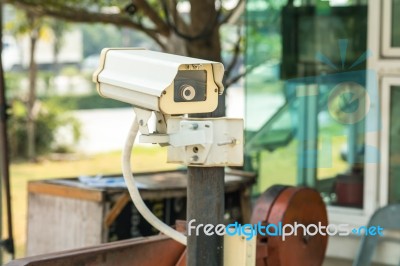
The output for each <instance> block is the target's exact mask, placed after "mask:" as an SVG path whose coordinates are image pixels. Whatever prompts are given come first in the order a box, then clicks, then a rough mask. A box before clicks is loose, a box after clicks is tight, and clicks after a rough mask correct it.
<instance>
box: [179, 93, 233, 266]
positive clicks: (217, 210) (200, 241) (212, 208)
mask: <svg viewBox="0 0 400 266" xmlns="http://www.w3.org/2000/svg"><path fill="white" fill-rule="evenodd" d="M224 97H225V95H222V96H220V101H219V105H218V108H217V110H216V111H214V112H213V113H210V114H198V115H192V116H191V117H221V116H224V114H225V101H224ZM224 176H225V172H224V168H223V167H188V186H187V222H189V221H190V220H192V219H195V220H196V222H195V223H194V224H195V225H198V224H203V225H205V224H213V225H216V224H222V223H223V219H224V209H225V203H224V201H225V200H224V198H225V193H224V188H225V187H224V184H225V182H224ZM199 233H200V234H199V235H197V236H196V234H195V233H192V234H191V235H190V236H188V242H187V252H188V253H187V265H189V266H195V265H196V266H197V265H198V266H203V265H207V266H212V265H216V266H217V265H218V266H219V265H223V253H224V252H223V237H222V236H218V235H216V234H214V235H212V236H207V235H205V234H204V230H199Z"/></svg>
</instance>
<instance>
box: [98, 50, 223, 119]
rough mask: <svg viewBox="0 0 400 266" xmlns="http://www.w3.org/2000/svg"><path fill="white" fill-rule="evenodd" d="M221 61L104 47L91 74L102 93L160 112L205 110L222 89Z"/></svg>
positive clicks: (212, 107)
mask: <svg viewBox="0 0 400 266" xmlns="http://www.w3.org/2000/svg"><path fill="white" fill-rule="evenodd" d="M223 74H224V67H223V65H222V64H221V63H218V62H212V61H206V60H201V59H196V58H190V57H184V56H178V55H172V54H166V53H160V52H154V51H149V50H145V49H142V48H121V49H115V48H106V49H103V51H102V52H101V56H100V66H99V68H98V69H97V71H96V72H95V73H94V74H93V81H94V82H95V83H96V84H97V85H96V86H97V91H98V92H99V94H100V95H101V96H103V97H107V98H112V99H115V100H119V101H122V102H126V103H130V104H132V105H134V106H135V107H138V108H143V109H147V110H151V111H158V112H161V113H163V114H169V115H176V114H191V113H208V112H212V111H214V110H215V109H216V108H217V105H218V95H221V94H222V93H223V90H224V87H223V85H222V78H223Z"/></svg>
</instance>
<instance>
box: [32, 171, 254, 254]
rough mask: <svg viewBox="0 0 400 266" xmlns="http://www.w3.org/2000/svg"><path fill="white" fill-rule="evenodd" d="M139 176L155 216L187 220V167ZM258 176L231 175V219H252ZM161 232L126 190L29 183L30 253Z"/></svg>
mask: <svg viewBox="0 0 400 266" xmlns="http://www.w3.org/2000/svg"><path fill="white" fill-rule="evenodd" d="M114 176H121V175H114ZM135 179H136V180H137V183H138V184H141V188H140V192H141V195H142V197H143V199H144V200H145V202H146V204H147V205H148V207H149V208H150V209H151V210H152V212H153V213H155V214H156V216H158V217H159V218H160V219H162V220H164V221H165V222H166V223H168V224H171V225H172V224H174V223H175V220H176V219H185V215H186V172H185V171H164V172H157V173H145V174H136V175H135ZM254 180H255V176H254V175H252V174H249V173H245V172H232V173H229V174H226V177H225V202H226V218H227V222H231V221H239V222H246V221H248V220H249V218H250V200H249V197H250V186H251V184H253V182H254ZM156 233H157V231H156V230H155V229H154V228H152V227H151V226H150V225H149V224H148V223H147V222H146V221H145V220H144V219H143V218H142V217H141V216H140V214H139V213H138V212H137V210H136V208H135V207H134V205H133V204H132V203H131V200H130V197H129V194H128V193H127V190H126V189H125V188H93V187H88V186H86V185H83V184H82V183H80V182H79V180H78V179H77V178H66V179H51V180H41V181H32V182H29V184H28V230H27V249H26V250H27V254H26V255H27V256H33V255H38V254H44V253H49V252H56V251H63V250H67V249H75V248H82V247H87V246H93V245H97V244H100V243H105V242H110V241H115V240H121V239H126V238H132V237H137V236H147V235H153V234H156Z"/></svg>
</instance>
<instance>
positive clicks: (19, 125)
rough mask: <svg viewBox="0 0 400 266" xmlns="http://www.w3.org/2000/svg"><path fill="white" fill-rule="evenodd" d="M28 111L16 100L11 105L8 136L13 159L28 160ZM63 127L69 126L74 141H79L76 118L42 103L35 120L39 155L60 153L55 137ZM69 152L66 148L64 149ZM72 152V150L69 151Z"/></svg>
mask: <svg viewBox="0 0 400 266" xmlns="http://www.w3.org/2000/svg"><path fill="white" fill-rule="evenodd" d="M26 124H27V109H26V106H25V104H24V103H23V102H22V101H20V100H14V101H13V102H12V104H11V116H10V117H9V120H8V134H9V143H10V155H11V158H13V159H15V158H26V156H27V147H26V144H27V130H26ZM61 126H69V127H70V128H71V129H72V134H73V139H74V141H75V142H76V141H78V140H79V138H80V136H81V134H80V124H79V121H77V120H76V119H75V118H74V117H72V116H71V115H69V114H68V113H66V112H65V111H64V110H63V109H62V108H59V107H58V106H56V105H54V104H53V103H51V102H42V103H41V107H40V111H39V113H38V115H37V117H36V119H35V131H36V134H35V147H36V152H37V155H45V154H47V153H49V152H51V151H55V150H57V151H59V147H57V146H56V143H55V137H56V133H57V129H59V127H61ZM62 149H63V150H67V149H66V148H64V147H63V148H62ZM68 150H70V149H68Z"/></svg>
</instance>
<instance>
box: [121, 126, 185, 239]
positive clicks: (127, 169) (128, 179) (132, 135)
mask: <svg viewBox="0 0 400 266" xmlns="http://www.w3.org/2000/svg"><path fill="white" fill-rule="evenodd" d="M138 131H139V123H138V121H137V119H136V118H135V120H134V121H133V124H132V126H131V128H130V130H129V135H128V137H127V139H126V142H125V146H124V150H123V152H122V173H123V176H124V180H125V183H126V186H127V187H128V191H129V194H130V195H131V198H132V201H133V203H134V204H135V207H136V209H137V210H138V211H139V213H140V214H141V215H142V216H143V217H144V218H145V219H146V220H147V221H148V222H149V223H150V224H151V225H152V226H154V227H155V228H157V229H158V230H159V231H160V232H162V233H164V234H165V235H167V236H169V237H171V238H172V239H174V240H176V241H178V242H179V243H181V244H183V245H186V242H187V240H186V239H187V238H186V236H185V235H184V234H182V233H180V232H178V231H176V230H175V229H173V228H172V227H170V226H169V225H167V224H165V223H163V222H162V221H161V220H160V219H158V218H157V217H156V216H155V215H154V214H153V213H152V212H151V211H150V210H149V209H148V208H147V206H146V204H145V203H144V201H143V199H142V197H141V196H140V193H139V190H138V188H137V187H136V184H135V179H134V177H133V175H132V170H131V153H132V148H133V144H134V142H135V139H136V136H137V133H138Z"/></svg>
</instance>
